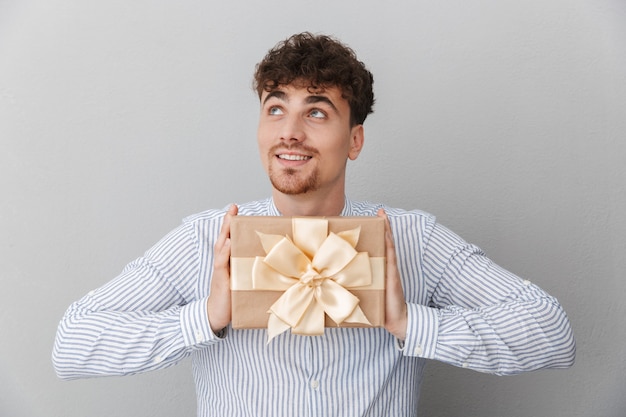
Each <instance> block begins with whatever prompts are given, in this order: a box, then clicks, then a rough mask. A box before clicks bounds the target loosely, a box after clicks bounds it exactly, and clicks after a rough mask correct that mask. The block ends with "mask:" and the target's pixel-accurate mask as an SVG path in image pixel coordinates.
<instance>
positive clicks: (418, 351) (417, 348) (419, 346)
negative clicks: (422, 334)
mask: <svg viewBox="0 0 626 417" xmlns="http://www.w3.org/2000/svg"><path fill="white" fill-rule="evenodd" d="M422 353H424V349H423V348H422V345H417V347H416V348H415V354H416V355H417V356H421V355H422Z"/></svg>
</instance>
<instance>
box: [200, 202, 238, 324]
mask: <svg viewBox="0 0 626 417" xmlns="http://www.w3.org/2000/svg"><path fill="white" fill-rule="evenodd" d="M237 210H238V208H237V206H236V205H234V204H233V205H232V206H230V208H229V209H228V212H227V213H226V214H225V215H224V222H223V223H222V229H221V230H220V234H219V236H218V237H217V241H216V242H215V246H214V247H213V248H214V261H213V275H212V278H211V293H210V294H209V299H208V300H207V314H208V316H209V317H208V319H209V323H210V324H211V330H213V332H214V333H218V332H219V331H220V330H222V329H223V328H224V327H226V326H228V323H230V319H231V318H230V315H231V313H230V219H232V217H233V216H236V215H237Z"/></svg>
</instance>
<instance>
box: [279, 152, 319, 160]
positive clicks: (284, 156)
mask: <svg viewBox="0 0 626 417" xmlns="http://www.w3.org/2000/svg"><path fill="white" fill-rule="evenodd" d="M276 157H277V158H278V159H282V160H284V161H308V160H309V159H311V157H310V156H308V155H300V154H288V153H279V154H277V155H276Z"/></svg>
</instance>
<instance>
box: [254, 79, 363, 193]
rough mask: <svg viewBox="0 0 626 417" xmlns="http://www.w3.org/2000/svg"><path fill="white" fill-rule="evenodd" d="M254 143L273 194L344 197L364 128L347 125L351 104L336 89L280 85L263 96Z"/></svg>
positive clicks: (360, 146) (361, 142)
mask: <svg viewBox="0 0 626 417" xmlns="http://www.w3.org/2000/svg"><path fill="white" fill-rule="evenodd" d="M258 143H259V151H260V155H261V160H262V162H263V166H264V168H265V170H266V171H267V173H268V175H269V177H270V181H271V182H272V186H273V187H274V189H275V190H277V191H279V192H281V193H283V194H288V195H297V194H306V193H311V192H315V191H325V192H333V191H336V192H338V193H341V195H342V197H343V190H344V184H345V171H346V163H347V160H348V159H356V158H357V156H358V155H359V153H360V151H361V148H362V146H363V126H362V125H356V126H351V125H350V105H349V103H348V101H347V100H346V99H344V98H343V97H342V96H341V90H340V89H339V88H336V87H331V88H326V89H324V90H317V91H313V92H310V91H309V90H308V89H307V88H306V87H298V86H294V85H287V86H280V87H278V88H277V89H275V90H273V91H271V92H267V91H265V92H263V94H262V95H261V116H260V118H259V128H258Z"/></svg>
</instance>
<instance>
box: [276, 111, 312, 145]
mask: <svg viewBox="0 0 626 417" xmlns="http://www.w3.org/2000/svg"><path fill="white" fill-rule="evenodd" d="M305 139H306V133H305V129H304V121H303V120H302V119H301V118H300V117H298V116H296V115H289V116H287V117H285V118H284V119H283V123H282V125H281V131H280V140H281V141H284V142H302V141H304V140H305Z"/></svg>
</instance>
